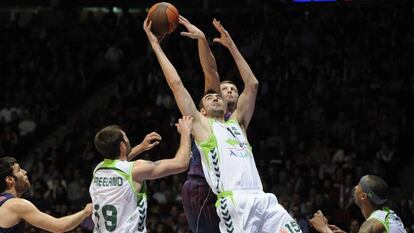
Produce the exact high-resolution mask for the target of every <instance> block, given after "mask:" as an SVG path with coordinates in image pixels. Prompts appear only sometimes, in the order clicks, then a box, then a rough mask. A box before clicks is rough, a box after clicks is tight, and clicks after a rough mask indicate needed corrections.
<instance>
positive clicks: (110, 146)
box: [94, 125, 124, 159]
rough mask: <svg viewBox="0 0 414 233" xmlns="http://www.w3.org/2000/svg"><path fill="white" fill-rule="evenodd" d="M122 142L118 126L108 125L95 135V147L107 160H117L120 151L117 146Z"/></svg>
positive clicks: (120, 130)
mask: <svg viewBox="0 0 414 233" xmlns="http://www.w3.org/2000/svg"><path fill="white" fill-rule="evenodd" d="M123 141H124V137H123V135H122V129H121V127H120V126H118V125H110V126H107V127H105V128H103V129H101V130H99V132H98V133H96V135H95V140H94V143H95V147H96V149H97V150H98V151H99V153H101V154H102V156H103V157H104V158H107V159H117V158H119V156H120V154H121V151H120V149H119V145H120V143H121V142H123Z"/></svg>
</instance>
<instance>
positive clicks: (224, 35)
mask: <svg viewBox="0 0 414 233" xmlns="http://www.w3.org/2000/svg"><path fill="white" fill-rule="evenodd" d="M213 25H214V27H215V28H216V29H217V31H218V32H220V38H214V40H213V41H214V42H217V43H220V44H222V45H224V46H225V47H227V48H230V46H231V45H233V44H234V42H233V39H231V36H230V34H229V32H228V31H227V30H226V29H224V27H223V25H221V23H220V21H218V20H217V19H214V20H213Z"/></svg>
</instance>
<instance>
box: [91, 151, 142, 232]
mask: <svg viewBox="0 0 414 233" xmlns="http://www.w3.org/2000/svg"><path fill="white" fill-rule="evenodd" d="M132 167H133V162H127V161H120V160H109V159H105V160H104V161H103V162H101V163H99V164H98V165H97V166H96V168H95V170H94V172H93V180H92V183H91V185H90V187H89V193H90V194H91V197H92V205H93V214H92V219H93V222H94V224H95V228H94V231H93V232H94V233H107V232H120V233H124V232H134V233H144V232H146V225H145V220H146V217H147V197H146V195H145V188H146V187H145V183H144V184H143V187H142V189H141V190H143V192H141V193H138V192H136V190H135V188H134V185H133V181H132V176H131V170H132Z"/></svg>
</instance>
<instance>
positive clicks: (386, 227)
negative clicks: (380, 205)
mask: <svg viewBox="0 0 414 233" xmlns="http://www.w3.org/2000/svg"><path fill="white" fill-rule="evenodd" d="M376 211H379V210H376ZM376 211H374V212H372V213H371V215H370V216H369V217H368V219H367V220H370V219H375V220H377V221H379V222H380V223H381V224H382V225H383V226H384V228H385V230H386V231H387V233H390V220H389V217H390V210H389V209H388V208H384V209H383V211H385V212H387V215H386V217H385V221H384V220H382V219H381V218H378V217H377V216H373V215H374V213H375V212H376Z"/></svg>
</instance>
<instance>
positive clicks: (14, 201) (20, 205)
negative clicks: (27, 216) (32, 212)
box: [2, 197, 34, 212]
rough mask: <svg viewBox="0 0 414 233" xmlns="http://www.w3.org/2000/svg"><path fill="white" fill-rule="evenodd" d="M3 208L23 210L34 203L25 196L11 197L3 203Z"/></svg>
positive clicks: (14, 210)
mask: <svg viewBox="0 0 414 233" xmlns="http://www.w3.org/2000/svg"><path fill="white" fill-rule="evenodd" d="M2 207H3V208H7V209H9V210H11V211H13V212H21V211H26V210H27V209H29V208H33V207H34V205H33V203H32V202H30V201H29V200H26V199H24V198H18V197H16V198H11V199H9V200H7V201H6V202H5V203H4V204H3V205H2Z"/></svg>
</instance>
